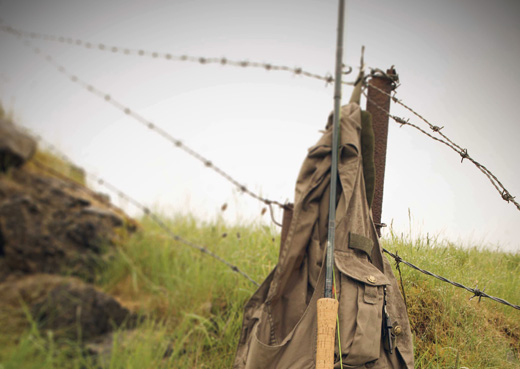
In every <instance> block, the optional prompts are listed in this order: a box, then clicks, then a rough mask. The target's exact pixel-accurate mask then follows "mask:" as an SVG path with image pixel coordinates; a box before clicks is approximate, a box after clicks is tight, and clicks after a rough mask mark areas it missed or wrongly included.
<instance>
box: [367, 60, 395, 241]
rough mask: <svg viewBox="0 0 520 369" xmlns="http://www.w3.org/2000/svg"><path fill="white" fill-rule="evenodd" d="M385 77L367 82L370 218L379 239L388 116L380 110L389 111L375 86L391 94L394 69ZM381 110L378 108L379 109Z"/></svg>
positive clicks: (385, 98)
mask: <svg viewBox="0 0 520 369" xmlns="http://www.w3.org/2000/svg"><path fill="white" fill-rule="evenodd" d="M386 73H387V76H374V77H372V78H371V79H370V81H369V82H368V99H367V111H368V112H369V113H370V114H371V115H372V126H373V128H374V139H375V144H374V146H375V150H374V151H375V152H374V166H375V170H376V173H375V188H374V201H373V202H372V216H373V219H374V223H375V224H376V229H377V233H378V235H379V237H381V227H382V226H383V225H382V223H381V214H382V211H383V187H384V182H385V163H386V146H387V140H388V114H386V113H385V112H384V111H382V110H381V108H383V109H384V110H385V111H390V96H389V95H385V94H384V93H382V92H380V91H378V90H377V89H375V88H372V86H375V87H377V88H379V89H381V90H383V91H385V92H386V93H388V94H390V92H392V89H393V86H394V83H393V82H394V81H396V80H397V79H398V75H397V73H396V71H395V69H394V68H393V67H392V68H390V69H388V70H387V71H386ZM378 106H379V107H381V108H379V107H378Z"/></svg>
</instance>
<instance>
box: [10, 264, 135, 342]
mask: <svg viewBox="0 0 520 369" xmlns="http://www.w3.org/2000/svg"><path fill="white" fill-rule="evenodd" d="M0 301H2V309H10V310H8V311H11V317H12V319H20V320H23V319H24V318H25V321H26V320H27V319H26V317H24V315H23V309H22V304H25V305H26V306H27V307H28V309H29V311H30V312H31V315H32V316H33V318H34V320H35V322H36V323H37V324H38V326H39V327H40V328H41V329H45V330H52V331H53V332H54V334H55V336H56V337H63V338H70V339H77V338H80V337H81V339H82V340H89V339H92V338H94V337H97V336H100V335H103V334H106V333H108V332H111V331H112V330H113V329H114V328H118V327H121V326H122V325H124V326H125V327H127V326H128V327H132V326H134V325H135V323H136V317H135V315H133V314H132V313H130V312H129V310H128V309H126V308H125V307H123V306H121V305H120V304H119V302H117V300H115V299H114V298H113V297H110V296H109V295H107V294H105V293H103V292H101V291H99V290H97V289H95V288H94V287H93V286H91V285H89V284H86V283H85V282H82V281H81V280H79V279H77V278H74V277H63V276H57V275H50V274H35V275H31V276H25V277H23V278H20V279H15V278H10V279H9V280H8V281H6V282H4V283H1V284H0ZM16 312H18V315H19V316H18V317H17V316H16V315H17V313H16Z"/></svg>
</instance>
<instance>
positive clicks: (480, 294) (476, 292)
mask: <svg viewBox="0 0 520 369" xmlns="http://www.w3.org/2000/svg"><path fill="white" fill-rule="evenodd" d="M383 251H384V252H385V253H387V254H388V255H390V256H391V257H392V258H394V260H395V261H396V263H403V264H406V265H408V266H409V267H410V268H413V269H415V270H417V271H419V272H421V273H423V274H426V275H429V276H430V277H434V278H437V279H439V280H441V281H443V282H446V283H449V284H451V285H453V286H455V287H459V288H463V289H465V290H466V291H469V292H471V293H472V294H473V296H472V297H471V298H470V299H472V298H474V297H478V298H479V300H480V299H481V298H482V297H485V298H488V299H491V300H493V301H496V302H498V303H501V304H504V305H507V306H509V307H512V308H514V309H517V310H520V306H518V305H514V304H512V303H510V302H508V301H506V300H504V299H501V298H498V297H494V296H490V295H488V294H486V293H484V291H481V290H479V289H478V288H477V287H475V288H470V287H466V286H464V285H463V284H460V283H458V282H453V281H450V280H449V279H448V278H445V277H441V276H440V275H437V274H435V273H432V272H429V271H427V270H425V269H422V268H419V267H418V266H416V265H414V264H412V263H410V262H408V261H406V260H403V259H402V258H401V257H400V256H399V255H397V254H393V253H392V252H390V251H388V250H386V249H383Z"/></svg>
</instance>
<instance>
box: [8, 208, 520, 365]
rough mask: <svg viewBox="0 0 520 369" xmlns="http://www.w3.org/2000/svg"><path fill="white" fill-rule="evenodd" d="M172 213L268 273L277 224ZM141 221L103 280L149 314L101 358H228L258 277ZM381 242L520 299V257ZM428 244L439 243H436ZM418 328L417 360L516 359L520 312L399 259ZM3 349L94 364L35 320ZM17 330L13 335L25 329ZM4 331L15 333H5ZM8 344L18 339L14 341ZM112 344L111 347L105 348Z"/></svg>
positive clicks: (227, 254) (205, 361)
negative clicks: (234, 223)
mask: <svg viewBox="0 0 520 369" xmlns="http://www.w3.org/2000/svg"><path fill="white" fill-rule="evenodd" d="M165 221H166V222H167V223H168V224H169V225H171V227H172V229H173V230H174V232H176V233H177V234H179V235H181V236H185V237H186V238H188V239H190V240H192V241H194V242H196V243H199V244H202V245H207V246H208V248H210V249H211V250H212V251H214V252H216V253H217V254H219V255H221V256H223V257H224V258H226V259H228V260H229V261H231V262H232V263H234V264H236V265H238V266H239V267H240V268H241V269H242V270H244V271H246V272H247V273H248V274H249V275H251V276H252V277H253V278H254V279H255V280H257V281H262V280H263V278H265V277H266V276H267V274H268V273H269V271H270V270H271V269H272V268H273V266H274V265H275V263H276V259H277V255H278V244H279V236H278V233H277V230H276V229H274V228H270V227H265V226H261V225H244V226H230V225H227V224H225V223H224V222H223V221H221V220H216V221H214V222H211V223H200V222H197V221H196V220H195V219H193V218H189V217H188V218H187V217H173V218H171V219H166V218H165ZM141 224H142V227H141V231H140V232H138V234H137V235H135V236H134V237H132V238H131V239H130V240H129V241H128V242H126V243H125V244H122V245H120V246H119V247H118V254H117V257H115V258H114V259H113V260H112V261H111V263H110V265H109V267H107V268H104V270H102V271H100V274H99V280H98V281H97V284H98V285H99V286H100V287H101V288H102V289H104V290H105V291H108V292H110V293H111V294H113V295H115V296H117V298H118V299H119V300H120V301H121V302H122V303H123V304H124V305H126V306H127V307H129V308H131V309H132V310H134V311H138V312H140V313H141V314H142V315H143V317H144V319H143V322H142V324H141V325H140V326H139V328H138V329H137V330H136V331H134V332H132V333H130V334H129V333H126V332H124V331H119V332H117V333H116V334H115V337H116V339H115V340H114V343H113V344H112V346H111V350H110V351H111V353H107V354H106V355H105V356H103V358H102V360H101V361H100V365H101V367H103V368H110V369H116V368H121V369H123V368H135V369H138V368H139V369H142V368H229V367H230V366H231V362H232V359H233V355H234V350H235V346H236V344H237V339H238V335H239V329H240V324H241V313H242V307H243V305H244V303H245V302H246V300H247V299H248V297H249V296H250V295H251V294H252V293H253V292H254V290H255V287H254V286H253V285H252V284H251V283H250V282H249V281H247V280H246V279H244V278H242V277H241V276H239V275H237V274H236V273H233V272H232V271H231V270H230V269H229V268H228V267H226V266H225V265H222V264H220V263H218V262H216V261H215V260H214V259H212V258H210V257H208V256H206V255H203V254H201V253H200V252H198V251H196V250H193V249H190V248H189V247H187V246H185V245H182V244H179V243H177V242H175V241H172V240H171V239H170V238H168V237H167V236H166V235H165V234H164V233H163V232H162V231H161V230H160V229H159V228H158V227H157V226H156V225H155V224H154V223H152V222H150V221H149V220H147V219H142V221H141ZM384 243H385V245H384V246H385V247H386V248H388V249H390V250H392V251H396V250H397V251H398V252H399V255H401V256H402V257H403V258H404V259H406V260H409V261H411V262H413V263H415V264H417V265H419V266H422V267H424V268H426V269H429V270H431V271H433V272H435V273H438V274H441V275H443V276H445V277H447V278H450V279H453V280H456V281H459V282H461V283H463V284H466V285H468V286H471V287H474V286H475V285H477V284H478V286H479V288H481V289H483V288H484V287H486V292H487V293H489V294H491V295H494V296H499V297H503V298H505V299H506V300H509V301H511V302H514V303H518V302H519V301H520V291H519V289H518V286H519V285H520V255H519V254H515V255H513V254H505V253H500V252H492V251H484V250H478V249H477V248H473V249H460V248H457V247H456V246H454V245H450V244H444V245H432V244H430V245H428V243H427V242H426V241H422V240H415V241H413V242H412V241H411V240H409V239H403V238H398V237H395V236H392V237H389V238H388V239H386V240H385V241H384ZM430 243H432V242H430ZM402 270H403V280H404V286H405V291H406V297H407V300H408V309H409V313H410V316H411V323H412V327H413V331H414V335H415V357H416V367H417V368H464V367H466V368H519V367H520V311H517V310H514V309H512V308H508V307H505V306H502V305H500V304H497V303H495V302H493V301H489V300H482V301H481V302H480V303H479V302H478V299H477V298H475V299H473V300H471V301H469V300H468V299H469V297H471V296H470V294H469V293H468V292H466V291H464V290H460V289H457V288H455V287H452V286H451V285H448V284H446V283H442V282H440V281H437V280H435V279H432V278H431V277H427V276H424V275H422V274H420V273H418V272H416V271H413V270H411V269H410V268H408V267H406V266H404V265H403V266H402ZM0 334H1V335H4V337H2V341H3V342H4V343H5V344H4V345H2V347H0V363H2V365H1V366H0V368H2V369H14V368H17V369H18V368H78V369H79V368H96V367H99V366H96V363H95V362H94V360H93V359H92V357H91V356H89V355H88V352H86V350H83V349H81V348H80V346H79V344H78V343H77V342H60V341H57V340H55V339H54V338H53V335H52V332H39V331H38V330H37V329H36V328H35V327H34V326H33V327H31V328H28V329H27V330H26V331H25V332H23V333H21V332H16V333H15V332H11V334H10V335H11V337H6V333H5V332H4V333H0ZM20 334H21V336H19V337H15V335H20ZM7 338H8V339H7ZM7 342H10V343H7ZM107 351H108V349H107Z"/></svg>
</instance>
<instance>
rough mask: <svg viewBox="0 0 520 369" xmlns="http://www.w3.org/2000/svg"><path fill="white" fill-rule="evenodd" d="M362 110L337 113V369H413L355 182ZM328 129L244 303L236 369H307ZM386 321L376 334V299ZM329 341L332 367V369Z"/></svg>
mask: <svg viewBox="0 0 520 369" xmlns="http://www.w3.org/2000/svg"><path fill="white" fill-rule="evenodd" d="M360 137H361V110H360V107H359V105H358V104H356V103H350V104H349V105H346V106H344V107H343V108H342V111H341V125H340V151H339V158H338V176H339V182H338V202H337V211H336V235H335V237H336V244H335V252H334V257H335V266H336V268H335V279H336V293H337V296H338V300H339V313H338V314H339V332H340V338H341V355H342V359H343V367H344V368H373V369H376V368H407V369H411V368H413V365H414V364H413V347H412V336H411V332H410V326H409V322H408V315H407V312H406V307H405V304H404V301H403V299H402V297H401V294H400V292H399V289H398V286H397V283H396V280H395V277H394V275H393V273H392V270H391V267H390V264H389V262H388V260H387V259H386V258H385V257H383V255H382V249H381V246H380V244H379V240H378V237H377V234H376V230H375V228H374V224H373V221H372V215H371V210H370V208H369V206H368V203H367V200H366V193H365V183H364V178H363V164H362V163H363V161H362V155H361V138H360ZM331 142H332V129H331V127H330V124H329V126H328V128H327V130H326V132H325V133H324V134H323V136H322V137H321V138H320V140H319V141H318V143H317V144H316V145H315V146H313V147H311V148H310V149H309V152H308V155H307V158H306V159H305V161H304V163H303V165H302V168H301V170H300V174H299V175H298V180H297V183H296V190H295V200H294V210H293V214H292V221H291V222H290V226H289V228H288V231H287V237H286V238H285V240H284V241H282V245H281V248H280V255H279V260H278V264H277V265H276V267H275V269H274V270H273V271H272V272H271V274H270V275H269V276H268V277H267V279H266V280H265V281H264V282H263V283H262V285H261V286H260V288H259V289H258V290H257V291H256V292H255V294H254V295H253V297H252V298H251V299H250V300H249V302H248V303H247V304H246V306H245V311H244V320H243V326H242V332H241V337H240V341H239V345H238V349H237V353H236V357H235V362H234V366H233V368H235V369H242V368H244V369H311V368H315V351H316V330H317V328H316V301H317V300H318V299H319V298H321V297H323V289H324V279H325V276H324V275H325V268H324V256H325V247H326V243H327V228H328V224H327V223H328V203H329V192H330V191H329V185H330V165H331ZM385 289H386V301H387V310H388V313H389V315H390V318H391V323H392V324H393V329H392V330H391V335H390V336H391V339H392V340H393V344H394V346H396V347H397V348H396V349H394V350H393V353H392V354H390V353H389V352H388V351H387V350H385V348H384V344H383V342H384V341H385V340H384V339H383V335H382V331H383V329H382V325H383V300H384V294H385ZM338 352H339V350H338V340H337V338H336V364H335V368H340V363H339V354H338Z"/></svg>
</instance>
